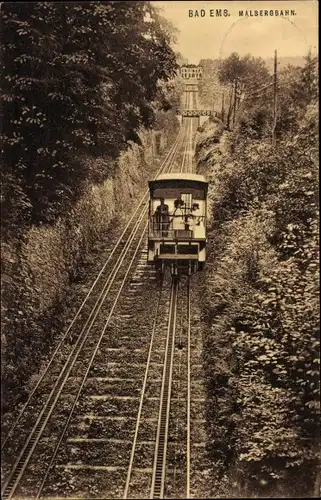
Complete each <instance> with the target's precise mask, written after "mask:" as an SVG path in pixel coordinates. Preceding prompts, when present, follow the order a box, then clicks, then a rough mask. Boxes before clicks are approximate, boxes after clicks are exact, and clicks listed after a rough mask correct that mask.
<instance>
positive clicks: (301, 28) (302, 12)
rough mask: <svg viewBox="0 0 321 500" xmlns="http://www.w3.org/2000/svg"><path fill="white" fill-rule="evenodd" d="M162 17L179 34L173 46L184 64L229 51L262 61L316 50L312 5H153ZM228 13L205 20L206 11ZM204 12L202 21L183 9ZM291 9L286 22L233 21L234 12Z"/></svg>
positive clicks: (305, 1) (197, 0)
mask: <svg viewBox="0 0 321 500" xmlns="http://www.w3.org/2000/svg"><path fill="white" fill-rule="evenodd" d="M152 3H153V4H154V5H157V6H158V7H160V8H161V9H162V15H163V16H164V17H165V18H166V19H168V20H169V21H171V22H172V23H173V24H174V25H175V26H176V27H177V28H178V30H179V34H178V37H177V38H178V41H177V44H175V45H174V46H173V48H174V50H175V51H178V52H180V53H181V54H182V55H183V56H184V57H185V58H186V59H188V61H189V63H192V64H198V62H199V60H200V59H207V58H210V59H216V58H219V57H220V56H221V57H226V56H228V55H229V54H230V53H231V52H238V53H239V54H241V55H244V54H247V53H251V54H252V55H253V56H255V57H262V58H268V57H273V56H274V50H275V49H276V50H277V51H278V56H279V57H291V56H304V55H306V54H307V53H308V50H309V47H311V49H312V53H313V54H315V53H317V51H318V1H317V0H301V1H291V0H284V1H282V0H274V1H265V0H262V1H261V0H252V1H228V2H227V1H222V2H220V1H217V0H216V1H214V0H213V1H202V0H194V1H188V2H187V1H175V0H174V1H173V0H172V1H169V0H167V1H156V2H152ZM217 8H220V9H225V8H226V9H228V11H229V14H230V15H229V17H215V16H214V17H210V10H211V9H214V12H215V11H216V9H217ZM196 9H197V10H198V11H199V14H200V9H203V10H204V11H205V16H204V17H195V16H193V17H189V10H193V11H194V12H195V10H196ZM266 9H267V10H269V11H270V10H271V9H273V10H276V9H277V10H279V11H280V10H281V9H283V10H285V9H288V10H289V9H293V10H295V13H296V15H295V16H290V17H288V18H284V17H283V18H282V17H276V16H272V17H270V16H268V17H265V16H264V17H260V16H258V17H247V18H245V17H239V10H243V11H245V10H248V11H250V10H251V11H252V12H254V10H258V11H260V10H266Z"/></svg>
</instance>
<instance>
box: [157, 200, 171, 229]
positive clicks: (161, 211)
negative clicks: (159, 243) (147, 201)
mask: <svg viewBox="0 0 321 500" xmlns="http://www.w3.org/2000/svg"><path fill="white" fill-rule="evenodd" d="M164 201H165V200H164V198H160V205H158V207H157V208H156V211H155V218H156V223H157V229H158V230H159V231H162V236H167V234H168V228H169V213H168V205H166V204H165V203H164Z"/></svg>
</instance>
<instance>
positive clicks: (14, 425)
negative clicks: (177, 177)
mask: <svg viewBox="0 0 321 500" xmlns="http://www.w3.org/2000/svg"><path fill="white" fill-rule="evenodd" d="M181 135H182V130H180V131H179V133H178V134H177V137H176V139H175V142H174V144H173V145H172V147H171V148H170V150H169V152H168V153H167V155H166V157H165V159H164V160H163V162H162V164H161V166H160V168H159V169H158V171H157V174H156V177H157V176H158V175H159V174H160V173H161V172H162V170H163V169H164V168H165V165H166V164H167V163H168V161H172V156H173V151H175V153H176V150H177V147H178V144H179V141H180V138H181ZM156 177H155V178H156ZM147 195H148V189H147V190H146V191H145V193H144V195H143V197H142V198H141V201H140V202H139V204H138V205H137V207H136V209H135V210H134V212H133V214H132V216H131V217H130V219H129V221H128V222H127V224H126V226H125V228H124V230H123V232H122V234H121V235H120V236H119V238H118V240H117V242H116V245H115V247H114V248H113V250H112V252H111V254H110V255H109V257H108V259H107V260H106V262H105V263H104V265H103V267H102V268H101V270H100V272H99V273H98V275H97V277H96V279H95V281H94V282H93V284H92V286H91V288H90V290H89V291H88V293H87V295H86V297H85V299H84V300H83V302H82V304H81V306H80V307H79V309H78V311H77V312H76V314H75V316H74V318H73V320H72V322H71V323H70V325H69V326H68V328H67V330H66V332H65V333H64V335H63V337H62V339H61V340H60V342H59V344H58V346H57V347H56V349H55V351H54V353H53V355H52V356H51V358H50V361H49V363H48V364H47V366H46V368H45V370H44V372H43V373H42V375H41V376H40V378H39V379H38V381H37V383H36V385H35V387H34V388H33V389H32V391H31V393H30V395H29V397H28V399H27V401H26V403H25V404H24V406H23V407H22V409H21V411H20V413H19V415H18V417H17V419H16V421H15V423H14V424H13V426H12V427H11V428H10V430H9V432H8V434H7V435H6V437H5V438H4V440H3V442H2V444H1V451H3V449H4V448H5V445H6V443H7V441H8V439H9V437H11V436H12V434H13V432H14V430H15V429H16V427H17V425H18V423H19V422H20V420H21V418H22V416H23V415H24V413H25V411H26V409H27V408H28V406H29V404H30V402H31V400H32V398H33V396H34V395H35V393H36V391H37V389H38V387H39V385H40V384H41V382H42V381H43V379H44V377H45V376H46V375H47V373H48V371H49V368H50V366H51V364H52V362H53V361H54V359H55V357H56V356H57V354H58V352H59V351H60V348H61V346H62V345H63V343H64V341H65V340H66V338H67V336H68V334H69V332H70V330H71V328H72V327H73V325H74V324H75V322H76V320H77V319H78V317H79V315H80V313H81V311H82V309H83V307H84V306H85V304H86V302H87V300H88V298H89V296H90V294H91V293H92V291H93V289H94V288H95V286H96V284H97V283H98V281H99V278H100V277H101V275H102V274H103V272H104V270H105V269H106V267H107V265H108V263H109V262H110V260H111V258H112V257H113V255H114V253H115V252H116V250H117V248H118V246H119V245H120V243H121V241H122V239H123V237H124V235H125V233H126V231H127V229H128V227H129V226H130V224H131V223H132V221H133V219H134V217H135V216H136V214H137V212H138V210H139V209H140V208H141V206H142V205H143V204H144V203H145V199H146V197H147ZM129 237H130V236H129ZM111 272H112V271H111ZM95 306H96V304H95ZM95 306H94V307H95Z"/></svg>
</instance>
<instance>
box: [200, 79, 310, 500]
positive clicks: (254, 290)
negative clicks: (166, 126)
mask: <svg viewBox="0 0 321 500" xmlns="http://www.w3.org/2000/svg"><path fill="white" fill-rule="evenodd" d="M299 73H300V74H301V75H304V73H305V72H304V70H303V71H300V72H299ZM297 84H298V85H299V86H300V85H301V81H299V82H297ZM288 99H290V97H288ZM298 106H299V104H298ZM293 107H294V109H295V111H296V112H295V114H293V116H295V122H294V123H293V127H291V132H288V131H287V128H286V130H285V131H284V133H283V135H282V139H279V141H278V144H277V148H276V149H275V148H272V146H271V145H270V143H269V142H270V141H269V138H268V136H264V134H263V140H262V139H261V140H260V141H257V140H255V138H253V135H252V131H253V123H251V124H250V125H249V127H248V128H246V126H243V128H240V127H239V126H238V127H236V130H235V131H234V133H233V134H230V138H229V140H226V139H225V141H224V144H223V141H222V140H221V144H220V145H218V146H217V145H216V147H215V144H214V143H213V144H212V152H210V154H209V156H208V158H207V161H206V162H204V152H206V151H208V150H209V149H210V148H209V145H208V144H207V146H206V147H204V139H203V144H202V140H201V141H200V151H199V157H200V159H202V162H201V163H200V168H201V169H204V168H205V165H207V171H208V173H209V175H210V177H211V178H212V180H213V183H212V187H211V189H210V199H211V203H212V206H211V209H212V213H213V228H212V232H211V236H210V239H211V242H210V248H211V249H213V252H212V254H211V256H210V257H209V263H208V266H207V278H206V279H207V297H206V312H207V317H208V322H209V335H208V338H207V340H206V343H205V356H206V360H207V366H208V377H209V388H208V391H209V395H210V397H212V396H213V394H214V395H217V394H218V395H219V397H216V401H215V404H214V405H213V406H212V407H211V408H210V413H211V418H212V421H213V424H212V425H211V437H212V444H213V457H214V459H215V463H216V466H217V468H218V470H220V471H221V477H220V480H222V478H225V482H224V481H223V482H222V484H226V485H227V484H229V485H232V486H231V487H230V488H229V487H228V486H226V488H225V491H223V493H224V494H225V495H226V494H227V495H231V494H232V495H240V496H244V495H245V496H247V495H248V496H266V495H268V496H271V495H276V496H277V495H281V496H289V497H291V496H292V495H293V496H296V497H300V496H301V495H303V496H309V495H310V496H311V495H313V494H316V491H317V490H316V488H317V486H318V483H319V479H320V476H319V473H318V464H319V456H318V447H319V442H318V439H319V432H320V427H319V419H320V412H319V381H318V373H319V351H318V350H319V305H318V290H319V274H318V272H319V253H318V243H319V241H318V221H319V208H318V202H317V199H318V198H317V195H318V161H317V160H318V151H317V140H316V138H317V131H318V113H317V107H316V94H315V93H314V94H310V98H309V101H308V102H305V104H302V103H300V109H299V110H298V109H297V107H295V105H294V103H293ZM241 122H242V123H243V125H244V123H245V122H244V120H243V115H242V114H240V115H239V122H238V125H240V123H241ZM293 130H295V131H296V132H295V133H293ZM266 131H267V133H268V127H267V128H266ZM225 136H226V132H224V133H223V136H222V138H224V137H225ZM243 139H244V140H243ZM207 141H209V139H207ZM205 142H206V141H205ZM218 151H220V152H221V154H218ZM223 429H225V432H224V434H223ZM226 429H228V432H227V431H226ZM316 496H318V494H316Z"/></svg>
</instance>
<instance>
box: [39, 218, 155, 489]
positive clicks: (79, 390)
mask: <svg viewBox="0 0 321 500" xmlns="http://www.w3.org/2000/svg"><path fill="white" fill-rule="evenodd" d="M147 227H148V222H147V223H146V224H145V227H144V230H143V232H142V234H141V236H140V238H139V241H138V243H137V245H136V248H135V252H134V254H133V256H132V259H131V261H130V263H129V265H128V268H127V271H126V274H125V276H124V278H123V280H122V283H121V285H120V287H119V290H118V293H117V296H116V298H115V300H114V303H113V306H112V308H111V310H110V313H109V315H108V318H107V320H106V322H105V325H104V327H103V329H102V331H101V333H100V336H99V340H98V342H97V344H96V347H95V349H94V351H93V353H92V356H91V358H90V361H89V364H88V366H87V369H86V372H85V374H84V376H83V379H82V382H81V385H80V387H79V389H78V392H77V394H76V397H75V399H74V402H73V405H72V408H71V411H70V413H69V416H68V419H67V421H66V424H65V426H64V428H63V431H62V433H61V435H60V438H59V441H58V443H57V445H56V446H55V450H54V453H53V455H52V457H51V460H50V464H49V466H48V467H47V470H46V473H45V476H44V478H43V480H42V483H41V485H40V488H39V490H38V492H37V495H36V498H39V496H40V494H41V492H42V490H43V487H44V485H45V482H46V479H47V477H48V474H49V471H50V469H51V467H52V465H53V463H54V461H55V458H56V456H57V453H58V450H59V447H60V444H61V442H62V440H63V438H64V436H65V433H66V431H67V429H68V426H69V423H70V420H71V417H72V415H73V412H74V410H75V408H76V405H77V402H78V400H79V397H80V394H81V392H82V390H83V388H84V385H85V383H86V380H87V377H88V373H89V371H90V368H91V366H92V364H93V361H94V359H95V356H96V354H97V351H98V349H99V346H100V344H101V341H102V339H103V337H104V335H105V332H106V329H107V326H108V325H109V322H110V319H111V317H112V315H113V312H114V309H115V307H116V305H117V303H118V300H119V297H120V294H121V292H122V290H123V288H124V285H125V282H126V280H127V277H128V274H129V271H130V270H131V267H132V265H133V263H134V260H135V258H136V256H137V253H138V250H139V249H140V246H141V243H142V241H143V238H144V236H145V232H146V229H147Z"/></svg>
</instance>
